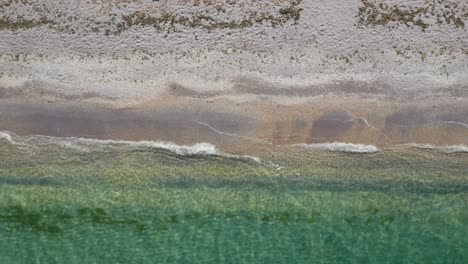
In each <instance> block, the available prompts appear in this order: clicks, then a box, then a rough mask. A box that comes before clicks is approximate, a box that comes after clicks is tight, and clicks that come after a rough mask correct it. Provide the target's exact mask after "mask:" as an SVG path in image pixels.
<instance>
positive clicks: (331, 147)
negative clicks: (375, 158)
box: [298, 142, 379, 153]
mask: <svg viewBox="0 0 468 264" xmlns="http://www.w3.org/2000/svg"><path fill="white" fill-rule="evenodd" d="M298 146H300V147H303V148H308V149H318V150H328V151H338V152H347V153H375V152H378V151H379V149H378V148H377V147H376V146H374V145H363V144H352V143H344V142H333V143H315V144H298Z"/></svg>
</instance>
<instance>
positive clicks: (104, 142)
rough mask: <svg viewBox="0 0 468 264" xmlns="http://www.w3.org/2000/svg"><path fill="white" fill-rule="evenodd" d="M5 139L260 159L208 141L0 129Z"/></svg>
mask: <svg viewBox="0 0 468 264" xmlns="http://www.w3.org/2000/svg"><path fill="white" fill-rule="evenodd" d="M2 139H6V140H7V141H8V142H10V143H11V144H14V145H18V146H20V147H25V146H27V147H33V146H40V145H57V146H60V147H64V148H69V149H75V150H80V151H91V150H93V149H95V148H96V147H98V148H99V147H102V148H108V147H119V146H126V147H128V146H130V147H139V148H155V149H164V150H169V151H171V152H173V153H175V154H177V155H182V156H190V155H219V156H225V157H231V158H248V159H251V160H254V161H256V162H260V159H259V158H257V157H253V156H237V155H231V154H228V153H223V152H221V151H219V150H218V149H217V148H216V146H215V145H213V144H210V143H204V142H203V143H197V144H193V145H178V144H175V143H173V142H164V141H146V140H143V141H130V140H112V139H92V138H78V137H52V136H43V135H35V136H31V137H21V136H16V135H14V134H13V133H10V132H6V131H0V140H2Z"/></svg>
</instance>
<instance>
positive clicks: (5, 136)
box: [0, 131, 13, 143]
mask: <svg viewBox="0 0 468 264" xmlns="http://www.w3.org/2000/svg"><path fill="white" fill-rule="evenodd" d="M0 139H5V140H6V141H8V142H10V143H13V140H12V139H11V135H10V134H8V133H7V132H4V131H0Z"/></svg>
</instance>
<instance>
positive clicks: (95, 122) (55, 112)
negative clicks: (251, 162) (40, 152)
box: [0, 104, 256, 144]
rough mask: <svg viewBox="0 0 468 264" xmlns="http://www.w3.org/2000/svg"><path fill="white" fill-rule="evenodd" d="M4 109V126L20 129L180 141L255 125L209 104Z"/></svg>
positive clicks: (213, 139) (0, 120) (216, 137)
mask: <svg viewBox="0 0 468 264" xmlns="http://www.w3.org/2000/svg"><path fill="white" fill-rule="evenodd" d="M0 112H1V113H2V115H0V124H2V127H0V129H6V130H10V131H12V132H16V133H19V134H41V135H49V136H57V137H64V136H73V137H90V138H97V139H108V138H114V139H129V140H164V141H173V142H176V143H180V144H192V143H196V142H210V143H214V144H216V143H220V142H223V141H227V140H229V139H230V138H229V137H227V135H226V134H222V133H219V132H220V131H221V132H226V133H235V134H243V133H245V132H247V131H250V130H252V129H253V127H254V126H255V125H256V120H255V119H253V118H251V117H246V116H244V115H241V114H238V113H230V112H223V111H222V110H219V109H218V110H217V109H211V108H205V107H190V108H185V107H180V108H175V107H174V108H162V109H150V110H145V111H136V110H110V109H105V108H99V107H92V106H87V107H85V106H71V105H64V104H57V105H47V104H34V105H24V104H0ZM201 123H203V124H207V125H208V126H207V125H202V124H201ZM213 128H214V129H215V130H216V131H215V130H213Z"/></svg>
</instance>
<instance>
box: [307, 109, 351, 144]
mask: <svg viewBox="0 0 468 264" xmlns="http://www.w3.org/2000/svg"><path fill="white" fill-rule="evenodd" d="M351 120H353V117H352V116H351V115H350V114H349V113H347V112H344V111H336V112H329V113H325V114H324V115H322V116H321V117H320V118H319V119H317V120H316V121H314V123H313V125H312V129H311V130H310V135H309V140H308V143H313V142H326V141H336V140H337V139H339V138H340V136H341V135H343V134H344V133H346V131H347V130H348V129H350V128H351V127H352V122H350V121H351Z"/></svg>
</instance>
